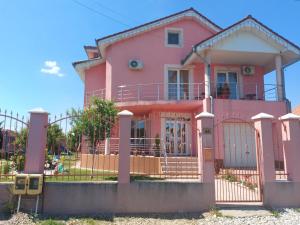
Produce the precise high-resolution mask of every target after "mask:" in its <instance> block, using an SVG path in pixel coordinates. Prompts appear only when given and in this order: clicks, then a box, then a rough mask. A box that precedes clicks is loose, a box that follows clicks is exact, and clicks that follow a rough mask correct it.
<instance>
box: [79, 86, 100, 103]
mask: <svg viewBox="0 0 300 225" xmlns="http://www.w3.org/2000/svg"><path fill="white" fill-rule="evenodd" d="M92 97H97V98H100V99H105V88H103V89H98V90H94V91H90V92H86V93H85V95H84V104H85V105H88V104H89V103H90V100H91V98H92Z"/></svg>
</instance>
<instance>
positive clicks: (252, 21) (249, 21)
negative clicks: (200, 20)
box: [182, 15, 300, 64]
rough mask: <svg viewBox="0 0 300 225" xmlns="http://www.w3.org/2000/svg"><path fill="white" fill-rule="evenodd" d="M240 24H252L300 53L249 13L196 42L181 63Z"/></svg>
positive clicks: (230, 32) (226, 35)
mask: <svg viewBox="0 0 300 225" xmlns="http://www.w3.org/2000/svg"><path fill="white" fill-rule="evenodd" d="M242 26H252V27H254V28H257V29H259V31H261V32H263V33H265V34H266V35H267V36H268V37H269V38H272V39H274V40H275V41H276V42H278V43H279V44H281V45H286V46H287V47H288V48H289V49H290V50H293V51H294V52H296V53H297V54H299V55H300V47H299V46H297V45H296V44H294V43H292V42H291V41H289V40H287V39H286V38H284V37H282V36H281V35H279V34H278V33H276V32H275V31H273V30H272V29H271V28H269V27H267V26H266V25H264V24H263V23H261V22H260V21H258V20H257V19H255V18H254V17H252V16H251V15H248V16H247V17H245V18H244V19H242V20H240V21H238V22H236V23H234V24H233V25H231V26H229V27H227V28H225V29H223V30H222V31H219V32H218V33H216V34H214V35H212V36H210V37H208V38H207V39H205V40H202V41H201V42H199V43H198V44H196V45H195V46H194V47H193V49H192V50H191V52H190V53H189V54H188V55H187V56H186V57H185V58H184V59H183V60H182V64H186V62H187V61H188V60H189V59H190V57H191V56H192V55H193V53H194V52H195V51H199V50H201V49H204V48H209V47H211V46H212V45H214V44H215V43H217V42H218V41H220V40H221V39H224V38H226V37H228V36H229V35H230V34H232V33H234V32H236V31H237V30H239V29H241V27H242Z"/></svg>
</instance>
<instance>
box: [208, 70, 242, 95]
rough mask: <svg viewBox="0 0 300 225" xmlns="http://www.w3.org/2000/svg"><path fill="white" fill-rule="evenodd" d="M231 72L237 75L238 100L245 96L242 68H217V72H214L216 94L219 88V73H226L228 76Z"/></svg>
mask: <svg viewBox="0 0 300 225" xmlns="http://www.w3.org/2000/svg"><path fill="white" fill-rule="evenodd" d="M229 72H234V73H236V74H237V85H238V87H239V88H238V93H237V99H240V98H242V97H243V96H244V90H243V84H244V81H243V76H241V74H242V73H241V68H240V67H233V66H229V67H226V66H224V67H223V66H220V67H215V72H214V78H215V81H214V88H215V92H216V88H217V79H218V73H226V74H228V73H229Z"/></svg>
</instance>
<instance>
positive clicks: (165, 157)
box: [130, 138, 201, 180]
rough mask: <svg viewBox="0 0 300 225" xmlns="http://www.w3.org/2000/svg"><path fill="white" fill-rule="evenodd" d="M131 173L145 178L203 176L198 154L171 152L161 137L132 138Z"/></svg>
mask: <svg viewBox="0 0 300 225" xmlns="http://www.w3.org/2000/svg"><path fill="white" fill-rule="evenodd" d="M130 174H131V176H132V177H133V179H143V180H155V179H158V180H170V179H171V180H173V179H175V180H178V179H180V180H186V179H200V178H201V174H200V173H199V170H198V157H197V156H196V155H191V154H182V155H175V154H171V153H170V152H169V151H168V150H167V149H166V145H165V142H164V140H162V139H159V138H132V139H131V156H130Z"/></svg>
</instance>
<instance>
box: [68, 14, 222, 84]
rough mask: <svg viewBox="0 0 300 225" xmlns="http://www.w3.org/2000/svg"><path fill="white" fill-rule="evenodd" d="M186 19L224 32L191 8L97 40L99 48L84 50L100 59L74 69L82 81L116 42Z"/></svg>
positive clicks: (82, 63)
mask: <svg viewBox="0 0 300 225" xmlns="http://www.w3.org/2000/svg"><path fill="white" fill-rule="evenodd" d="M184 17H187V18H194V19H196V20H198V21H199V22H201V23H203V24H204V25H205V26H206V27H208V28H209V29H211V30H212V31H213V32H219V31H220V30H222V28H221V27H219V26H218V25H217V24H215V23H213V22H212V21H211V20H209V19H208V18H207V17H205V16H204V15H202V14H201V13H199V12H198V11H197V10H195V9H193V8H189V9H186V10H183V11H180V12H177V13H175V14H172V15H169V16H166V17H163V18H160V19H157V20H154V21H152V22H149V23H145V24H142V25H139V26H137V27H133V28H131V29H128V30H124V31H121V32H118V33H115V34H112V35H108V36H105V37H102V38H100V39H97V40H96V44H97V46H90V45H87V46H84V49H85V51H86V53H87V52H88V51H96V50H97V51H98V52H99V55H100V57H98V58H94V59H88V60H82V61H77V62H74V63H73V67H74V68H75V70H76V71H77V72H78V73H79V75H80V77H81V79H82V80H84V75H83V70H84V67H90V66H91V65H94V64H98V63H103V62H104V58H105V52H104V51H105V48H106V47H107V46H108V45H110V44H113V43H114V42H116V41H120V40H122V39H125V38H129V37H133V36H136V35H139V34H141V33H143V32H146V31H149V30H151V29H155V28H158V27H160V26H163V25H166V24H169V23H172V22H175V21H178V20H180V19H182V18H184Z"/></svg>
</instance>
